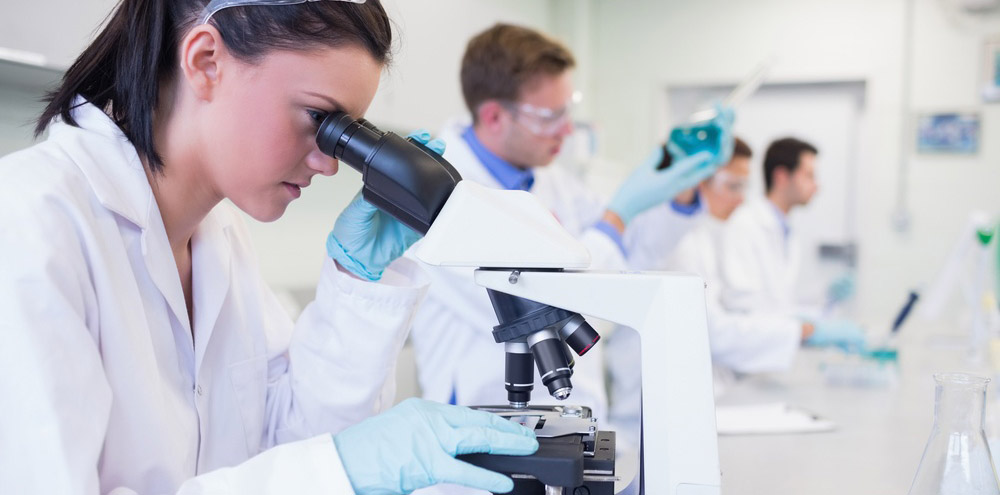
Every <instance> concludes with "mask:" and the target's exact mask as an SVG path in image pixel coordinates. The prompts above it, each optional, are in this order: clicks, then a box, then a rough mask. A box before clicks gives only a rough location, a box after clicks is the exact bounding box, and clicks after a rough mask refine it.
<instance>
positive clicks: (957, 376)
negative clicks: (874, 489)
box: [909, 373, 1000, 495]
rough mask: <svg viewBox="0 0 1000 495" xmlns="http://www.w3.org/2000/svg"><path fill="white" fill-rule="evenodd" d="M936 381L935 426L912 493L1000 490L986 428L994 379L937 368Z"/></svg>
mask: <svg viewBox="0 0 1000 495" xmlns="http://www.w3.org/2000/svg"><path fill="white" fill-rule="evenodd" d="M934 381H935V382H937V385H936V387H935V390H934V427H933V429H932V430H931V436H930V439H928V440H927V447H926V448H925V449H924V454H923V457H922V458H921V459H920V466H919V468H918V469H917V474H916V476H914V478H913V485H911V486H910V492H909V493H910V495H945V494H968V495H987V494H1000V485H998V482H997V476H996V472H995V471H994V469H993V457H992V455H991V454H990V449H989V446H988V445H987V442H986V434H985V432H984V429H983V422H984V419H985V416H986V386H987V384H989V382H990V379H989V378H983V377H978V376H973V375H967V374H964V373H938V374H935V375H934Z"/></svg>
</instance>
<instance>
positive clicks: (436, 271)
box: [411, 121, 625, 417]
mask: <svg viewBox="0 0 1000 495" xmlns="http://www.w3.org/2000/svg"><path fill="white" fill-rule="evenodd" d="M467 125H468V123H467V122H460V121H455V122H452V123H450V124H449V125H448V126H446V128H445V129H444V130H443V131H442V132H441V134H440V135H439V137H440V138H441V139H443V140H444V141H445V142H446V143H447V148H446V150H445V154H444V156H445V158H446V159H447V160H448V161H449V162H450V163H451V164H452V165H454V166H455V168H456V169H457V170H458V172H459V173H460V174H461V175H462V179H463V180H471V181H474V182H476V183H479V184H483V185H485V186H488V187H493V188H497V189H502V188H503V186H501V185H500V183H499V182H497V180H496V179H495V178H494V177H493V176H492V175H491V174H490V172H489V171H488V170H487V169H486V167H485V166H483V165H482V164H481V163H480V162H479V160H478V158H476V156H475V154H473V152H472V150H471V149H470V148H469V146H468V144H466V142H465V140H464V139H462V137H461V135H462V132H463V131H464V130H465V128H466V126H467ZM534 177H535V182H534V185H533V186H532V188H531V192H532V193H533V194H534V195H535V196H536V197H537V198H538V199H539V200H541V202H542V203H543V204H544V205H545V206H546V207H548V208H549V210H550V211H552V214H553V215H554V216H555V217H556V218H557V219H558V220H559V222H560V223H561V224H562V225H563V227H565V228H566V229H567V230H568V231H569V232H570V233H572V234H574V235H576V236H579V238H580V239H581V241H582V242H584V244H586V245H587V247H588V248H589V249H590V252H591V256H592V260H591V261H592V264H593V265H594V266H601V267H610V268H613V269H622V268H624V266H625V265H624V259H623V258H622V254H621V250H620V249H619V248H618V246H617V245H616V244H615V243H614V241H612V240H611V239H610V238H609V237H608V236H607V235H605V234H604V233H602V232H599V231H597V230H595V229H593V228H591V226H592V225H593V224H594V223H595V222H597V220H599V219H600V216H601V214H602V213H603V212H604V207H603V206H604V202H603V201H601V200H600V198H598V197H597V196H596V195H595V194H594V193H593V192H591V191H589V190H588V189H586V187H585V186H584V185H583V184H582V183H581V182H580V181H579V180H577V178H576V177H574V176H572V175H570V174H568V173H567V172H565V171H564V170H562V169H560V168H558V167H556V166H548V167H540V168H536V169H534ZM425 269H426V271H427V272H428V274H429V276H430V279H431V285H430V289H429V291H428V294H427V299H426V301H424V303H423V304H422V305H421V308H420V310H419V311H418V312H417V315H416V318H415V320H414V325H413V330H412V336H411V339H412V342H413V347H414V350H415V353H416V362H417V370H418V377H419V382H420V387H421V389H422V391H423V394H424V397H425V398H427V399H430V400H435V401H439V402H448V401H449V399H450V398H451V396H452V391H453V390H454V393H455V398H456V402H457V403H458V404H463V405H489V404H506V403H507V392H506V390H505V389H504V347H503V345H502V344H498V343H496V342H495V341H494V340H493V335H492V330H493V327H494V326H495V325H497V318H496V314H495V313H494V312H493V306H492V305H491V304H490V300H489V296H487V293H486V289H485V288H483V287H480V286H478V285H476V283H475V281H474V280H473V269H472V268H445V267H431V266H425ZM602 352H603V351H602V349H601V346H600V345H598V346H596V347H595V348H594V349H592V350H591V351H590V352H588V353H587V354H586V355H585V356H583V357H577V359H576V367H575V368H574V374H573V386H574V388H573V393H572V395H571V397H570V399H569V402H570V403H573V404H581V405H585V406H589V407H591V408H593V409H594V411H595V416H599V417H605V416H604V411H605V409H606V405H607V400H606V399H605V395H606V394H605V393H604V373H603V370H602V365H603V363H602V361H603V358H602ZM531 397H532V403H535V404H544V403H552V404H554V403H557V401H556V400H555V399H553V398H552V397H551V396H549V393H548V390H547V389H546V388H545V386H544V385H543V384H542V383H541V381H540V380H539V379H538V377H537V373H536V377H535V389H534V391H533V393H532V396H531Z"/></svg>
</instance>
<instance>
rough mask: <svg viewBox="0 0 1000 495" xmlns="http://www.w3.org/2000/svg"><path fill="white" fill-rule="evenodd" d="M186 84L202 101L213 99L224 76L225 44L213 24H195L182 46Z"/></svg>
mask: <svg viewBox="0 0 1000 495" xmlns="http://www.w3.org/2000/svg"><path fill="white" fill-rule="evenodd" d="M180 50H181V53H180V63H181V74H182V75H183V83H185V84H186V85H187V86H188V87H189V88H191V91H192V92H193V93H194V94H195V96H197V97H198V98H199V99H201V100H206V101H210V100H211V99H212V97H213V95H214V92H215V90H216V88H217V87H218V84H219V81H220V80H221V77H222V65H223V64H222V63H221V62H222V59H223V55H224V52H225V44H224V43H223V42H222V35H221V34H219V31H218V30H217V29H215V26H212V25H210V24H202V25H200V26H197V27H195V28H194V29H192V30H191V31H190V32H188V34H187V36H185V37H184V41H183V42H181V46H180Z"/></svg>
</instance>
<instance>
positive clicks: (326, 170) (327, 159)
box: [306, 148, 338, 177]
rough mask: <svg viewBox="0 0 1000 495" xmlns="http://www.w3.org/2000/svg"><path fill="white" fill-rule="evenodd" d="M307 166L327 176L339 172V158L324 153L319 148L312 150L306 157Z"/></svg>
mask: <svg viewBox="0 0 1000 495" xmlns="http://www.w3.org/2000/svg"><path fill="white" fill-rule="evenodd" d="M306 166H308V167H309V168H310V169H312V170H315V171H316V172H319V173H320V175H325V176H327V177H329V176H331V175H333V174H335V173H337V168H338V162H337V159H336V158H334V157H332V156H329V155H327V154H326V153H323V152H322V151H320V150H319V148H317V149H314V150H312V151H311V152H310V153H309V156H307V157H306Z"/></svg>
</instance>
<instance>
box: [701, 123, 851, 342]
mask: <svg viewBox="0 0 1000 495" xmlns="http://www.w3.org/2000/svg"><path fill="white" fill-rule="evenodd" d="M817 153H818V152H817V150H816V147H815V146H813V145H811V144H809V143H806V142H804V141H801V140H798V139H795V138H784V139H779V140H777V141H775V142H773V143H771V145H770V146H769V147H768V149H767V154H766V155H765V157H764V182H765V187H766V198H763V199H762V200H759V201H755V202H752V203H749V204H747V205H745V206H744V207H742V208H741V209H740V210H739V211H737V212H736V213H735V214H734V215H733V217H732V219H731V220H730V221H729V225H728V227H727V229H726V236H725V242H723V243H722V244H718V245H717V246H721V249H720V250H719V256H718V260H717V263H718V264H719V270H720V274H721V278H722V282H723V283H722V292H721V302H722V306H723V307H724V308H725V309H726V310H727V311H729V312H733V313H741V314H761V313H764V314H783V315H792V316H800V317H801V316H803V315H805V314H806V313H808V312H809V311H808V309H807V308H805V307H804V306H803V305H801V304H800V301H799V300H798V297H797V294H798V291H797V288H796V284H797V283H798V279H799V265H800V258H801V254H800V246H799V245H798V240H797V238H796V236H795V232H794V229H792V227H791V225H790V224H789V222H788V214H789V212H790V211H791V210H792V209H794V208H797V207H801V206H805V205H806V204H808V203H809V201H810V200H811V199H812V197H813V195H814V194H815V193H816V190H817V185H816V178H815V168H816V155H817ZM805 319H806V320H808V321H809V322H810V323H811V325H807V326H806V327H805V332H804V333H803V336H805V337H807V343H809V344H812V345H835V346H838V347H841V348H844V349H845V350H860V349H862V348H863V347H864V344H865V336H864V333H863V332H862V331H861V329H860V328H859V327H858V326H857V325H856V324H855V323H853V322H850V321H846V320H821V319H817V318H805ZM810 326H812V331H811V332H810V331H809V330H810V328H809V327H810Z"/></svg>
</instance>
